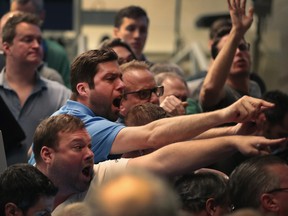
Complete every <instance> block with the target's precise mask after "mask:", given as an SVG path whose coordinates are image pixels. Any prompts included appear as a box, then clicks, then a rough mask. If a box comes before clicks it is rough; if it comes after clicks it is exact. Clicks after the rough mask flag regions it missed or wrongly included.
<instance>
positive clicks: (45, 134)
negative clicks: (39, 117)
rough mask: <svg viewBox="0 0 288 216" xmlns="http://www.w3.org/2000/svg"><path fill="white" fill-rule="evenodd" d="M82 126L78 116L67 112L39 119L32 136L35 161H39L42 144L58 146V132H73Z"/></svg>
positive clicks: (83, 126) (52, 146) (82, 127)
mask: <svg viewBox="0 0 288 216" xmlns="http://www.w3.org/2000/svg"><path fill="white" fill-rule="evenodd" d="M84 128H85V125H84V123H83V122H82V121H81V120H80V119H79V118H77V117H74V116H72V115H68V114H60V115H56V116H51V117H49V118H47V119H44V120H43V121H41V122H40V124H39V125H38V126H37V128H36V130H35V133H34V138H33V153H34V154H35V160H36V162H37V163H38V162H40V161H41V155H40V152H41V149H42V147H43V146H47V147H50V148H53V149H56V148H57V147H58V142H59V137H58V133H59V132H74V131H77V130H81V129H84Z"/></svg>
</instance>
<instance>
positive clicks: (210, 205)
mask: <svg viewBox="0 0 288 216" xmlns="http://www.w3.org/2000/svg"><path fill="white" fill-rule="evenodd" d="M206 212H207V213H208V214H209V215H211V216H212V215H214V214H215V212H216V203H215V200H214V198H209V199H207V200H206Z"/></svg>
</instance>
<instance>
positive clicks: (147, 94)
mask: <svg viewBox="0 0 288 216" xmlns="http://www.w3.org/2000/svg"><path fill="white" fill-rule="evenodd" d="M152 93H155V94H156V96H157V97H160V96H162V95H163V93H164V86H157V87H155V88H151V89H142V90H139V91H132V92H125V93H124V94H123V98H124V99H127V95H128V94H136V95H137V96H138V98H139V99H140V100H150V98H151V95H152Z"/></svg>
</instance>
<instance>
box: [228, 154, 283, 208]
mask: <svg viewBox="0 0 288 216" xmlns="http://www.w3.org/2000/svg"><path fill="white" fill-rule="evenodd" d="M282 164H283V165H286V163H285V161H283V160H282V159H280V158H279V157H276V156H273V155H266V156H257V157H252V158H250V159H248V160H246V161H244V162H243V163H242V164H240V165H239V166H238V167H236V168H235V170H234V171H233V172H232V173H231V175H230V180H229V192H230V197H231V202H232V205H233V206H234V208H235V209H236V210H238V209H242V208H253V209H260V207H261V202H260V196H261V195H262V194H263V193H266V192H268V191H270V190H273V189H275V188H279V186H280V185H279V184H280V183H279V178H278V176H277V175H275V174H274V173H272V172H271V170H270V169H268V168H269V167H271V166H273V165H282Z"/></svg>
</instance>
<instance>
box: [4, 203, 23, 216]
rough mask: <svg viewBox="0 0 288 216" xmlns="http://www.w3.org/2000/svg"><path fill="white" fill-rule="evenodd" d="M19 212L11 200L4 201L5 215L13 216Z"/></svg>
mask: <svg viewBox="0 0 288 216" xmlns="http://www.w3.org/2000/svg"><path fill="white" fill-rule="evenodd" d="M14 215H21V214H19V208H18V207H17V205H15V204H14V203H12V202H9V203H6V205H5V216H14Z"/></svg>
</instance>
